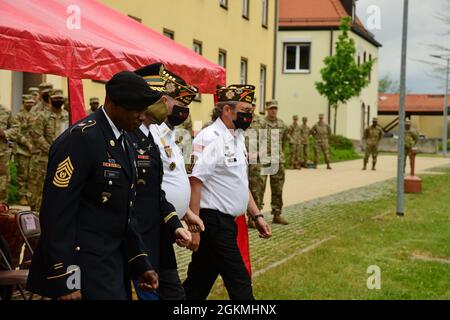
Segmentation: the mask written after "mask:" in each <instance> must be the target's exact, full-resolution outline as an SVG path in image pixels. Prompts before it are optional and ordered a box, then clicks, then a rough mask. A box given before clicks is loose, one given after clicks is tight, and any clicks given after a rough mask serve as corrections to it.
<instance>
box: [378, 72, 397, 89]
mask: <svg viewBox="0 0 450 320" xmlns="http://www.w3.org/2000/svg"><path fill="white" fill-rule="evenodd" d="M399 92H400V86H399V84H398V81H396V80H393V79H392V78H391V75H390V74H389V73H388V74H386V75H385V76H384V77H381V79H380V80H379V81H378V93H399Z"/></svg>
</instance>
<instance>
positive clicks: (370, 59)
mask: <svg viewBox="0 0 450 320" xmlns="http://www.w3.org/2000/svg"><path fill="white" fill-rule="evenodd" d="M369 61H372V54H370V53H369ZM371 80H372V69H370V72H369V83H370V82H371Z"/></svg>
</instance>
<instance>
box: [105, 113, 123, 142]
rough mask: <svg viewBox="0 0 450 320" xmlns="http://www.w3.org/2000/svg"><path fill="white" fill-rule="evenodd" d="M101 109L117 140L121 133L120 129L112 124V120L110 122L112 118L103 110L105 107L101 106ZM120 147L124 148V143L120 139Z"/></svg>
mask: <svg viewBox="0 0 450 320" xmlns="http://www.w3.org/2000/svg"><path fill="white" fill-rule="evenodd" d="M102 111H103V113H104V114H105V117H106V120H108V123H109V125H110V126H111V129H112V131H113V133H114V136H115V137H116V140H119V138H120V136H121V135H122V134H123V131H122V130H119V129H118V128H117V127H116V125H115V124H114V122H112V120H111V119H110V118H109V116H108V114H107V113H106V111H105V108H104V107H102ZM122 148H123V150H125V145H124V141H123V139H122Z"/></svg>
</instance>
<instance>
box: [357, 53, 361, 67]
mask: <svg viewBox="0 0 450 320" xmlns="http://www.w3.org/2000/svg"><path fill="white" fill-rule="evenodd" d="M360 65H361V55H360V54H359V53H358V67H359V66H360Z"/></svg>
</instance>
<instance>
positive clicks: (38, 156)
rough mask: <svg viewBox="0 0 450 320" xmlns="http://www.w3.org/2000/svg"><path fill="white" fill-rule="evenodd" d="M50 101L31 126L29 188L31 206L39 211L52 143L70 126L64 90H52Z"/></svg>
mask: <svg viewBox="0 0 450 320" xmlns="http://www.w3.org/2000/svg"><path fill="white" fill-rule="evenodd" d="M49 102H50V109H48V110H45V109H44V110H42V111H39V112H38V113H37V114H36V116H35V117H34V118H33V125H32V127H31V137H32V145H33V154H32V157H31V165H30V173H29V180H30V186H29V188H30V192H31V194H32V195H31V201H30V206H31V208H32V209H33V210H35V211H39V208H40V204H41V195H42V188H43V186H44V180H43V179H44V177H45V173H46V169H47V160H48V152H49V150H50V145H51V144H52V143H53V141H55V140H56V138H57V137H58V136H59V135H60V134H61V133H62V132H63V131H64V130H66V129H67V128H68V126H69V114H68V112H67V111H66V110H64V109H63V108H62V107H63V104H64V96H63V92H62V90H59V89H56V90H52V91H51V92H50V96H49Z"/></svg>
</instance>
